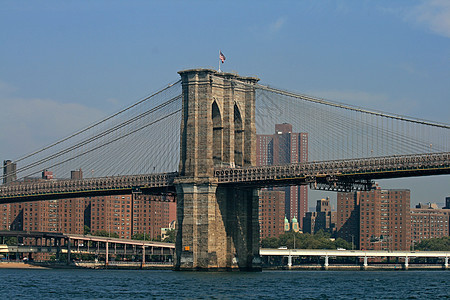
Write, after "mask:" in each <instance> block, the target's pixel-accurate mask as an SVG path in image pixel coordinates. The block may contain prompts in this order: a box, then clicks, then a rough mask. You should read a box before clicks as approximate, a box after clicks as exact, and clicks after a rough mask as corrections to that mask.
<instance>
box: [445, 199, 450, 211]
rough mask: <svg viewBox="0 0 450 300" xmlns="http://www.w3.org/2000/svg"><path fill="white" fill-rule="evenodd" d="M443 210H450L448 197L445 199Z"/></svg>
mask: <svg viewBox="0 0 450 300" xmlns="http://www.w3.org/2000/svg"><path fill="white" fill-rule="evenodd" d="M444 209H450V197H445V207H444Z"/></svg>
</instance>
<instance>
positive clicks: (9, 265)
mask: <svg viewBox="0 0 450 300" xmlns="http://www.w3.org/2000/svg"><path fill="white" fill-rule="evenodd" d="M0 269H41V270H47V269H49V268H47V267H43V266H38V265H33V264H29V263H24V262H20V261H2V262H0Z"/></svg>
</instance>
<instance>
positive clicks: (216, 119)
mask: <svg viewBox="0 0 450 300" xmlns="http://www.w3.org/2000/svg"><path fill="white" fill-rule="evenodd" d="M212 123H213V147H212V148H213V162H214V165H215V166H216V165H220V164H221V163H222V151H223V126H222V116H221V114H220V109H219V106H218V105H217V103H216V101H214V102H213V104H212Z"/></svg>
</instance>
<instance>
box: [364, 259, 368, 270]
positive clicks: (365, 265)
mask: <svg viewBox="0 0 450 300" xmlns="http://www.w3.org/2000/svg"><path fill="white" fill-rule="evenodd" d="M368 266H369V264H368V263H367V256H364V264H363V269H364V270H367V267H368Z"/></svg>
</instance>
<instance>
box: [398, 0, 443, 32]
mask: <svg viewBox="0 0 450 300" xmlns="http://www.w3.org/2000/svg"><path fill="white" fill-rule="evenodd" d="M406 20H408V21H413V22H415V23H418V24H421V25H425V26H426V27H428V28H429V29H430V30H431V31H433V32H435V33H437V34H439V35H442V36H445V37H449V38H450V1H448V0H430V1H423V3H422V4H420V5H418V6H415V7H413V8H412V9H411V10H409V11H408V12H407V14H406Z"/></svg>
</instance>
